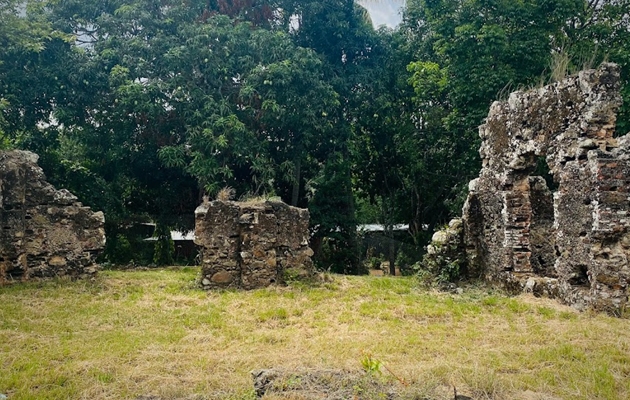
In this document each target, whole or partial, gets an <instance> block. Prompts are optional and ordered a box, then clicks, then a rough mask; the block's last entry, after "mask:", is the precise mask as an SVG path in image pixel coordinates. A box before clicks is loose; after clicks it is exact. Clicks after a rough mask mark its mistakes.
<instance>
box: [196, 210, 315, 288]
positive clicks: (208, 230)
mask: <svg viewBox="0 0 630 400" xmlns="http://www.w3.org/2000/svg"><path fill="white" fill-rule="evenodd" d="M308 223H309V214H308V210H305V209H300V208H296V207H290V206H288V205H286V204H284V203H282V202H279V201H264V202H244V203H241V202H233V201H221V200H215V201H211V202H207V201H206V202H204V203H203V204H201V205H200V206H199V207H198V208H197V210H196V211H195V243H196V244H197V245H199V246H200V247H201V251H200V255H201V264H202V265H201V269H202V278H201V285H202V286H203V287H204V289H214V288H230V287H233V288H242V289H256V288H261V287H267V286H269V285H271V284H273V283H281V282H284V281H285V280H286V278H287V277H296V278H297V277H306V276H310V275H311V274H312V273H313V264H312V261H311V256H312V255H313V252H312V250H311V249H310V248H309V247H308Z"/></svg>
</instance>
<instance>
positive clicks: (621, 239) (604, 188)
mask: <svg viewBox="0 0 630 400" xmlns="http://www.w3.org/2000/svg"><path fill="white" fill-rule="evenodd" d="M619 88H620V79H619V69H618V67H617V66H616V65H614V64H610V63H605V64H602V65H601V66H600V67H599V69H597V70H587V71H582V72H580V73H579V74H578V75H577V76H571V77H568V78H566V79H564V80H563V81H560V82H557V83H554V84H552V85H548V86H545V87H542V88H539V89H534V90H530V91H526V92H515V93H512V94H511V95H510V96H509V98H508V100H507V101H502V102H495V103H494V104H493V105H492V106H491V108H490V112H489V114H488V117H487V119H486V122H485V124H484V125H482V126H481V127H480V128H479V134H480V136H481V139H482V145H481V149H480V155H481V158H482V161H483V166H482V169H481V172H480V174H479V177H478V178H477V179H475V180H473V181H472V182H471V183H470V185H469V188H470V192H469V195H468V199H467V201H466V204H465V205H464V210H463V214H464V215H463V220H464V242H465V246H466V253H467V259H468V267H469V270H470V271H473V272H477V273H479V274H480V275H485V277H486V278H487V279H489V280H491V281H498V282H501V283H502V284H504V285H505V286H507V287H508V288H512V289H514V290H523V289H527V290H532V291H534V292H537V291H538V292H540V293H547V294H552V295H553V294H555V295H557V296H559V297H560V298H561V299H562V300H563V301H564V302H566V303H568V304H571V305H573V306H575V307H576V308H580V309H582V308H585V307H594V308H596V309H601V310H613V311H614V310H620V309H622V308H623V307H625V305H626V303H627V302H628V282H629V280H630V264H629V263H628V257H629V256H630V216H629V215H628V213H629V211H630V137H629V136H628V135H626V136H622V137H619V138H615V137H614V132H615V121H616V112H617V110H618V108H619V106H620V104H621V97H620V95H619ZM541 162H542V164H543V165H544V164H546V167H547V168H548V170H549V172H550V175H551V176H553V181H554V184H553V185H552V186H554V188H555V189H554V190H555V192H553V193H552V190H550V188H549V187H548V186H547V183H546V182H545V179H543V178H542V177H541V176H536V175H537V174H538V173H539V171H540V164H541Z"/></svg>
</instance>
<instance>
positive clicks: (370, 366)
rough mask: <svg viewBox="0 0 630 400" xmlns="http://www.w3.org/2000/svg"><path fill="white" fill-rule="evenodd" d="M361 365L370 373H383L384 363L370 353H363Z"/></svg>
mask: <svg viewBox="0 0 630 400" xmlns="http://www.w3.org/2000/svg"><path fill="white" fill-rule="evenodd" d="M361 366H362V367H363V370H364V371H365V372H367V373H368V374H378V375H381V374H382V373H383V371H382V368H383V363H382V362H381V361H380V360H378V359H376V358H374V357H372V355H371V354H370V353H363V355H362V356H361Z"/></svg>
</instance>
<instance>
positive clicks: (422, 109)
mask: <svg viewBox="0 0 630 400" xmlns="http://www.w3.org/2000/svg"><path fill="white" fill-rule="evenodd" d="M629 3H630V0H590V1H585V0H552V1H548V0H547V1H542V0H521V1H514V0H448V1H442V0H409V1H407V2H406V7H405V9H404V10H403V22H402V23H401V25H400V26H399V27H397V28H395V29H388V28H380V29H379V30H375V29H374V28H373V27H372V24H371V21H370V17H369V14H368V12H367V11H366V9H364V8H363V7H361V6H360V5H359V4H357V3H356V2H354V1H352V0H318V1H310V0H299V1H298V0H217V1H215V0H209V1H208V0H203V1H201V0H188V1H176V0H131V1H120V0H104V1H99V2H83V1H76V0H29V1H23V0H0V146H2V147H3V148H22V149H28V150H32V151H35V152H37V153H39V154H40V156H41V163H42V167H43V168H44V170H45V171H46V173H47V175H48V177H49V179H50V180H51V181H52V182H54V183H55V184H56V185H58V186H62V187H67V188H68V189H70V190H71V191H73V192H74V193H75V194H76V195H77V196H78V197H79V198H80V199H81V200H82V201H83V202H84V203H86V204H88V205H90V206H92V207H94V208H96V209H100V210H103V211H104V212H105V213H106V216H107V233H108V246H109V250H108V253H107V257H108V258H109V260H110V261H113V262H118V261H121V262H128V261H129V260H130V259H132V258H135V259H136V260H138V259H140V258H141V256H140V255H138V254H134V251H133V249H130V247H129V237H128V233H127V230H128V228H129V227H130V226H131V225H132V223H134V222H154V223H156V224H157V226H158V228H159V229H157V232H160V233H159V236H161V237H162V238H163V239H164V241H163V242H167V241H168V231H169V229H171V228H179V229H190V228H191V224H192V214H193V210H194V208H195V207H196V206H197V205H198V203H199V202H200V200H201V198H202V196H204V195H209V196H214V195H215V194H216V193H217V192H218V191H219V190H220V189H222V188H225V187H231V188H233V189H234V191H235V193H236V197H237V198H243V197H253V196H279V197H281V198H282V199H283V200H284V201H285V202H287V203H290V204H293V205H298V206H302V207H308V208H309V210H310V211H311V233H312V236H313V237H312V246H313V247H314V249H315V250H316V253H317V256H316V258H317V259H318V260H319V263H320V266H321V267H323V268H331V269H333V270H335V271H340V272H347V273H359V272H361V268H360V266H359V262H358V261H359V257H360V255H359V253H360V250H359V248H358V244H357V241H356V232H357V228H356V226H357V224H359V223H375V222H378V223H382V224H384V225H385V226H386V227H390V228H391V226H392V225H393V224H398V223H405V224H408V225H409V232H408V235H407V236H406V238H407V239H406V240H407V242H408V243H409V247H410V248H416V249H421V248H422V246H423V244H425V241H426V239H427V236H428V232H430V231H431V230H432V228H433V227H435V226H437V225H440V224H443V223H444V222H445V221H447V220H448V218H449V217H451V216H453V215H455V214H458V213H459V212H460V210H461V204H462V199H463V198H464V196H465V191H466V187H467V183H468V181H469V180H470V179H471V178H472V177H474V176H476V174H477V172H478V170H479V168H480V165H479V164H480V162H479V157H478V154H477V149H478V146H479V139H478V136H477V126H478V125H480V124H481V123H482V121H483V118H484V117H485V115H486V113H487V110H488V107H489V105H490V104H491V102H492V101H493V100H495V99H497V98H501V97H505V95H506V94H507V93H509V92H510V91H512V90H516V89H519V88H526V87H533V86H536V85H540V84H541V83H547V82H549V81H551V80H555V79H559V78H561V77H563V76H565V75H566V74H568V73H573V72H576V71H578V70H580V69H583V68H587V67H594V66H597V65H598V64H599V63H600V62H601V61H603V60H608V61H613V62H616V63H618V64H619V65H620V66H621V68H622V79H623V89H622V93H623V96H624V104H623V106H622V109H621V113H620V115H619V120H618V129H619V132H618V133H620V134H623V133H626V132H627V131H628V130H630V85H629V84H628V80H629V79H630V45H629V44H630V15H629V11H628V10H630V4H629ZM387 232H389V234H392V232H391V229H389V230H388V231H387ZM163 244H164V243H163ZM163 248H164V247H162V249H163ZM389 256H390V259H391V260H392V261H393V257H394V256H395V255H393V254H390V255H389ZM169 257H170V256H169V252H168V251H159V252H158V251H156V258H155V261H156V262H169V261H170V259H169Z"/></svg>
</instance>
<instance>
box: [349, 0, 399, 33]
mask: <svg viewBox="0 0 630 400" xmlns="http://www.w3.org/2000/svg"><path fill="white" fill-rule="evenodd" d="M359 4H361V5H362V6H363V7H365V8H367V10H368V11H369V12H370V17H372V23H373V24H374V27H375V28H378V27H379V26H381V25H387V26H389V27H392V28H393V27H395V26H396V25H398V24H399V23H400V20H401V18H402V17H401V15H400V11H401V8H402V7H403V5H404V4H405V0H359Z"/></svg>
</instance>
